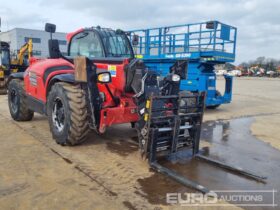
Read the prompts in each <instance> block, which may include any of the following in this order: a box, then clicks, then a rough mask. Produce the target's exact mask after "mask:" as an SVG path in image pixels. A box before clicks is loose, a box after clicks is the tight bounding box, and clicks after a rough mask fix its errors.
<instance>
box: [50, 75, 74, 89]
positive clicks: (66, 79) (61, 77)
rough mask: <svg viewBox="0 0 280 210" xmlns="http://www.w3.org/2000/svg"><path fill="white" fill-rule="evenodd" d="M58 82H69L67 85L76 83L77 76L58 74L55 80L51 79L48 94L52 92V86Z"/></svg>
mask: <svg viewBox="0 0 280 210" xmlns="http://www.w3.org/2000/svg"><path fill="white" fill-rule="evenodd" d="M56 82H67V83H71V84H73V83H75V82H76V81H75V76H74V74H58V75H55V76H54V77H53V78H51V79H50V81H49V83H48V85H47V93H48V92H49V91H50V88H51V87H52V85H53V84H54V83H56Z"/></svg>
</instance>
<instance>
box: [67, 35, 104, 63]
mask: <svg viewBox="0 0 280 210" xmlns="http://www.w3.org/2000/svg"><path fill="white" fill-rule="evenodd" d="M69 55H70V56H86V57H88V58H100V57H104V56H105V55H104V51H103V48H102V45H101V43H100V40H99V37H98V36H97V34H96V33H95V32H93V31H84V32H82V33H79V34H77V35H75V36H74V37H73V38H72V41H71V45H70V52H69Z"/></svg>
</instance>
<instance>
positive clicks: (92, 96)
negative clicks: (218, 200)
mask: <svg viewBox="0 0 280 210" xmlns="http://www.w3.org/2000/svg"><path fill="white" fill-rule="evenodd" d="M55 29H56V26H55V25H53V24H49V23H47V24H46V26H45V30H46V31H47V32H50V33H51V34H52V33H54V32H55ZM51 37H52V36H51ZM67 40H68V43H69V45H68V56H63V55H62V54H61V53H60V51H59V44H58V40H54V39H52V38H51V39H50V40H49V58H46V59H37V60H36V59H33V60H32V62H31V63H30V65H29V67H28V68H27V69H26V71H25V72H24V73H23V72H20V73H15V74H12V75H11V76H10V77H9V82H8V103H9V109H10V114H11V116H12V118H13V119H14V120H16V121H29V120H32V118H33V115H34V112H38V113H41V114H45V115H47V117H48V121H49V126H50V131H51V133H52V136H53V139H55V141H56V142H57V143H58V144H61V145H76V144H80V143H82V142H83V141H84V140H85V139H86V137H87V134H88V133H89V131H90V130H95V131H96V132H97V133H99V134H102V133H104V132H105V131H106V128H107V127H109V126H111V125H114V124H121V123H132V124H133V125H135V128H136V130H137V133H138V142H139V149H140V152H141V155H142V157H143V158H145V159H147V160H148V161H149V163H150V166H151V167H152V168H153V169H155V170H157V171H159V172H162V173H164V174H167V175H168V176H170V177H172V178H174V179H175V180H177V181H179V182H180V183H182V184H185V185H187V186H189V187H192V188H195V189H197V190H199V191H202V192H205V193H206V192H209V190H208V189H207V188H205V187H203V186H201V185H199V184H197V183H195V182H193V181H191V180H188V179H186V178H184V177H182V176H180V175H179V174H177V173H176V172H174V171H172V170H170V169H168V168H165V167H163V166H161V165H160V164H159V163H158V162H157V159H158V158H159V156H161V157H162V156H164V157H170V156H174V155H176V154H177V153H178V151H179V150H187V149H190V150H192V151H193V155H195V156H197V155H198V153H199V140H200V131H201V123H202V117H203V112H204V104H205V93H203V92H200V93H194V94H184V93H180V81H181V79H185V78H186V75H187V69H188V61H187V60H180V61H177V62H176V63H175V64H174V65H173V66H171V67H170V72H169V74H168V75H166V76H165V77H163V78H162V77H160V76H159V75H158V74H157V73H156V72H155V71H153V70H151V69H148V68H147V67H146V66H145V65H144V63H143V61H141V60H139V59H136V58H135V57H134V53H133V49H132V46H131V44H130V41H129V39H128V37H127V34H126V33H125V32H123V31H122V30H112V29H108V28H101V27H92V28H84V29H79V30H77V31H75V32H73V33H70V34H68V35H67ZM190 101H191V103H190ZM194 102H195V103H194ZM201 158H203V157H202V156H201ZM204 159H208V161H210V162H212V163H215V164H217V163H218V162H217V161H214V160H211V159H209V158H204ZM219 165H222V166H224V167H225V166H226V167H227V168H228V169H230V170H234V171H235V172H240V173H242V174H244V175H247V176H249V177H251V178H255V179H262V177H259V176H256V175H253V174H251V173H248V172H246V171H244V170H242V169H237V168H233V167H231V166H227V165H224V164H222V163H219Z"/></svg>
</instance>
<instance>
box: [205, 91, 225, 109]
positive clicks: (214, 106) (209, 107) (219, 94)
mask: <svg viewBox="0 0 280 210" xmlns="http://www.w3.org/2000/svg"><path fill="white" fill-rule="evenodd" d="M219 96H222V94H221V92H220V91H218V90H216V97H219ZM219 106H221V104H217V105H213V106H207V109H217V108H218V107H219Z"/></svg>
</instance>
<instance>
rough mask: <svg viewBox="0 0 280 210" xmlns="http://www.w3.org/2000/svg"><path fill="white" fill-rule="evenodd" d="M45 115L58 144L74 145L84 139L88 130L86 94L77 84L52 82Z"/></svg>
mask: <svg viewBox="0 0 280 210" xmlns="http://www.w3.org/2000/svg"><path fill="white" fill-rule="evenodd" d="M47 115H48V120H49V125H50V130H51V133H52V135H53V138H54V139H55V140H56V142H57V143H58V144H61V145H76V144H80V143H82V142H83V141H84V140H85V139H86V137H87V134H88V132H89V124H88V112H87V106H86V95H85V92H84V90H83V89H82V88H81V87H80V86H79V85H72V84H68V83H63V82H59V83H56V84H54V85H53V86H52V88H51V91H50V93H49V95H48V98H47Z"/></svg>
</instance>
